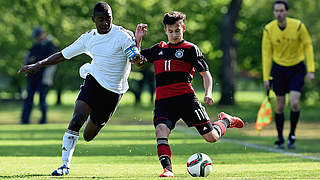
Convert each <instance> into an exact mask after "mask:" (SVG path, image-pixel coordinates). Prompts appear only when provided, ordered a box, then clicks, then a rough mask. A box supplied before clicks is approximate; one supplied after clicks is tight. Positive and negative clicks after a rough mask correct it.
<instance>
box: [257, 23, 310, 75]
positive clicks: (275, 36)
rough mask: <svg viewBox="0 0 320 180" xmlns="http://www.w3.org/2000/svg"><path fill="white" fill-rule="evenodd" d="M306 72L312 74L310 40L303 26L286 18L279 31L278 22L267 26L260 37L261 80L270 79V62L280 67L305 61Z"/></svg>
mask: <svg viewBox="0 0 320 180" xmlns="http://www.w3.org/2000/svg"><path fill="white" fill-rule="evenodd" d="M305 56H306V65H307V71H308V72H314V70H315V66H314V54H313V47H312V40H311V38H310V35H309V33H308V30H307V29H306V27H305V25H304V24H303V23H302V22H301V21H300V20H297V19H293V18H287V26H286V28H285V29H284V30H281V29H280V28H279V26H278V21H277V20H273V21H271V22H270V23H269V24H267V25H266V26H265V28H264V31H263V37H262V68H263V80H264V81H267V80H269V79H270V71H271V66H272V60H273V61H274V62H275V63H277V64H279V65H281V66H293V65H296V64H298V63H300V62H301V61H303V60H304V59H305Z"/></svg>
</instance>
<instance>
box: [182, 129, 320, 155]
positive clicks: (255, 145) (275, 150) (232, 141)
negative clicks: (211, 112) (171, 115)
mask: <svg viewBox="0 0 320 180" xmlns="http://www.w3.org/2000/svg"><path fill="white" fill-rule="evenodd" d="M176 129H177V130H178V131H180V132H183V133H186V134H193V135H198V133H197V132H196V131H194V130H193V129H190V128H183V127H176ZM219 141H223V142H228V143H233V144H238V145H242V146H245V147H250V148H254V149H262V150H264V151H269V152H275V153H280V154H285V155H288V156H295V157H299V158H303V159H311V160H315V161H320V158H318V157H315V156H304V155H301V154H298V153H294V152H289V151H285V150H280V149H276V148H269V147H265V146H261V145H257V144H252V143H247V142H241V141H238V140H234V139H229V138H222V139H220V140H219Z"/></svg>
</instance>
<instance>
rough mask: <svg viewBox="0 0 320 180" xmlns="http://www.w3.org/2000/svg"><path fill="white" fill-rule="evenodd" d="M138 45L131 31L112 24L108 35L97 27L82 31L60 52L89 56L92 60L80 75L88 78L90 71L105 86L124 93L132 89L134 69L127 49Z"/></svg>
mask: <svg viewBox="0 0 320 180" xmlns="http://www.w3.org/2000/svg"><path fill="white" fill-rule="evenodd" d="M135 44H136V42H135V41H134V39H133V33H132V32H131V31H128V30H126V29H124V28H123V27H121V26H117V25H114V24H113V25H112V28H111V30H110V32H108V33H107V34H99V33H98V31H97V29H92V30H91V31H89V32H87V33H84V34H82V35H81V36H80V37H79V38H78V39H77V40H76V41H75V42H74V43H73V44H71V45H70V46H68V47H66V48H64V49H63V50H62V51H61V53H62V55H63V57H64V58H66V59H71V58H72V57H74V56H77V55H80V54H82V53H85V54H87V55H88V56H90V57H91V58H92V61H91V63H86V64H84V65H82V66H81V68H80V70H79V73H80V76H81V77H82V78H85V77H86V75H87V74H88V73H89V74H91V75H92V76H93V77H94V78H95V79H96V80H97V81H98V83H99V84H100V85H101V86H102V87H104V88H106V89H108V90H109V91H112V92H115V93H118V94H122V93H125V92H126V91H127V90H128V88H129V85H128V77H129V73H130V70H131V63H130V62H129V61H128V59H127V56H126V54H125V52H124V51H125V50H126V49H127V48H128V47H130V46H132V45H135Z"/></svg>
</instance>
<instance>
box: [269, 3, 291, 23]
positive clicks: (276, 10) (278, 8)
mask: <svg viewBox="0 0 320 180" xmlns="http://www.w3.org/2000/svg"><path fill="white" fill-rule="evenodd" d="M273 14H274V17H275V18H276V19H277V20H278V21H279V22H283V21H285V20H286V17H287V15H288V11H287V10H286V7H285V6H284V4H275V5H274V7H273Z"/></svg>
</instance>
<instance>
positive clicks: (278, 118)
mask: <svg viewBox="0 0 320 180" xmlns="http://www.w3.org/2000/svg"><path fill="white" fill-rule="evenodd" d="M288 10H289V5H288V3H287V2H286V1H284V0H277V1H275V2H274V4H273V13H274V16H275V18H276V19H275V20H273V21H271V22H270V23H268V24H267V25H266V26H265V28H264V31H263V37H262V68H263V80H264V84H265V87H266V89H270V82H269V80H270V79H271V77H272V81H271V82H272V88H273V91H274V92H275V94H276V99H277V100H276V101H277V102H276V109H275V122H276V129H277V132H278V139H277V140H276V141H275V145H276V147H277V148H281V149H283V148H284V138H283V134H282V133H283V126H284V119H285V118H284V107H285V102H286V99H285V94H287V93H289V96H290V107H291V113H290V122H291V123H290V133H289V137H288V148H289V149H295V148H296V146H295V139H296V137H295V130H296V127H297V124H298V121H299V116H300V106H299V101H300V96H301V90H302V88H303V86H304V78H305V76H306V75H307V80H308V81H309V82H311V81H312V80H313V79H314V71H315V66H314V54H313V47H312V40H311V38H310V35H309V33H308V31H307V29H306V27H305V25H304V24H303V23H302V22H301V21H300V20H298V19H294V18H289V17H287V15H288V12H289V11H288ZM305 57H306V65H307V72H306V66H305V63H304V62H303V60H304V59H305Z"/></svg>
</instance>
